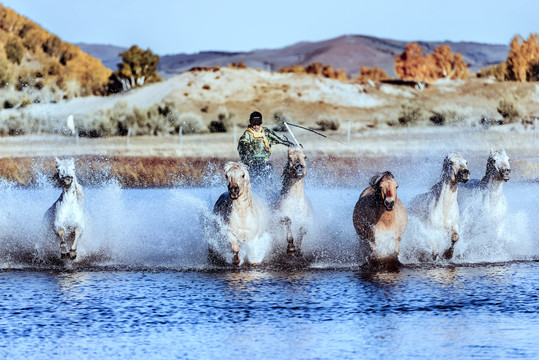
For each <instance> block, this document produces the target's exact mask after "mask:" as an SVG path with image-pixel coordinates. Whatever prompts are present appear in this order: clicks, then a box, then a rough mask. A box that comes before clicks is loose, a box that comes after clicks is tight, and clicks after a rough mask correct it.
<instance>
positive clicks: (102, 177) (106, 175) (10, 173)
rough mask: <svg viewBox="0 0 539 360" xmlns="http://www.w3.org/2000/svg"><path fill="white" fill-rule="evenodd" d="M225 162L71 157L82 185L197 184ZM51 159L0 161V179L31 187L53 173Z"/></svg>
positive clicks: (53, 168)
mask: <svg viewBox="0 0 539 360" xmlns="http://www.w3.org/2000/svg"><path fill="white" fill-rule="evenodd" d="M228 160H229V159H197V158H158V157H104V156H80V157H75V164H76V169H77V177H78V179H79V182H80V183H81V184H83V185H94V186H95V185H99V184H102V183H103V182H106V181H110V180H114V181H116V182H117V183H118V184H119V185H121V186H123V187H132V188H142V187H169V186H181V185H186V186H191V185H200V184H203V183H204V182H205V180H206V179H207V178H208V177H211V176H212V175H215V174H218V172H219V171H220V169H222V168H223V165H224V163H225V162H226V161H228ZM55 164H56V163H55V160H54V158H52V157H38V158H3V159H0V179H4V180H6V181H8V182H11V183H15V184H17V185H21V186H35V185H37V184H38V183H39V181H40V179H41V178H42V177H43V176H45V177H48V178H52V175H53V174H54V171H55V167H56V165H55Z"/></svg>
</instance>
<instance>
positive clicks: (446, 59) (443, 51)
mask: <svg viewBox="0 0 539 360" xmlns="http://www.w3.org/2000/svg"><path fill="white" fill-rule="evenodd" d="M432 57H433V59H434V67H435V70H434V71H435V75H436V77H437V78H449V79H465V78H467V77H469V71H468V67H467V66H466V63H465V62H464V60H463V59H462V55H461V54H460V53H457V54H453V52H452V51H451V47H449V46H448V45H440V46H438V47H437V48H436V49H435V50H434V53H433V54H432Z"/></svg>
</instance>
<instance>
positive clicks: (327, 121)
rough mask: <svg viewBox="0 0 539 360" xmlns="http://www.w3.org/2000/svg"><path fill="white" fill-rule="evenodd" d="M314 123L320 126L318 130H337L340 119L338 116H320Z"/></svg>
mask: <svg viewBox="0 0 539 360" xmlns="http://www.w3.org/2000/svg"><path fill="white" fill-rule="evenodd" d="M316 125H318V126H319V127H320V130H322V131H326V130H339V126H340V125H341V120H340V119H339V118H321V119H319V120H318V121H317V122H316Z"/></svg>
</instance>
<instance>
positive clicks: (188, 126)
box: [176, 112, 204, 134]
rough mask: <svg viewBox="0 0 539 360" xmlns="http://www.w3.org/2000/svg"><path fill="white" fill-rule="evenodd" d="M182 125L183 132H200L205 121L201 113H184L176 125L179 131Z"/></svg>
mask: <svg viewBox="0 0 539 360" xmlns="http://www.w3.org/2000/svg"><path fill="white" fill-rule="evenodd" d="M180 126H181V127H182V133H183V134H198V133H201V132H202V129H203V128H204V123H203V121H202V118H201V117H200V116H199V115H196V114H193V113H190V112H189V113H183V114H181V115H180V116H179V118H178V124H177V125H176V127H177V131H178V132H179V129H180Z"/></svg>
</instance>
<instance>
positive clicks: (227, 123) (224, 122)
mask: <svg viewBox="0 0 539 360" xmlns="http://www.w3.org/2000/svg"><path fill="white" fill-rule="evenodd" d="M233 117H234V114H233V113H231V112H229V111H228V109H227V108H226V107H224V106H220V107H219V108H218V109H217V120H212V121H211V122H210V125H208V129H209V130H210V132H211V133H216V132H227V131H230V130H231V129H232V128H233V127H234V122H233V121H232V118H233Z"/></svg>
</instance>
